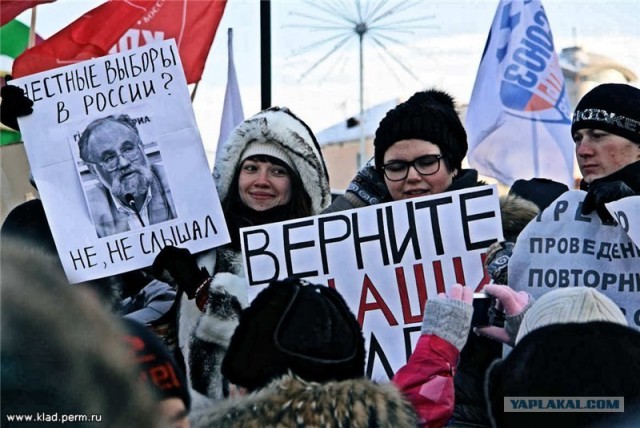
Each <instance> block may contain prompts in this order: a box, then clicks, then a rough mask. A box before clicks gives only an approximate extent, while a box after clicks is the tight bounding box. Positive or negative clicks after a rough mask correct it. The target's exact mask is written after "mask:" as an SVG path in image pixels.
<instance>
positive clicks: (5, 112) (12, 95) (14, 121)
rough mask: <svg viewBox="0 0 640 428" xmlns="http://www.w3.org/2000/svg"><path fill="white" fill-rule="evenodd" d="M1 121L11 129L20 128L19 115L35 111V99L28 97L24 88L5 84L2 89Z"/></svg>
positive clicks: (0, 91) (0, 93)
mask: <svg viewBox="0 0 640 428" xmlns="http://www.w3.org/2000/svg"><path fill="white" fill-rule="evenodd" d="M0 96H1V97H2V104H0V122H2V123H3V124H4V125H6V126H8V127H9V128H11V129H15V130H17V131H19V130H20V127H19V126H18V117H20V116H27V115H29V114H31V113H33V101H31V100H30V99H29V98H27V97H26V96H25V94H24V91H23V90H22V88H20V87H18V86H12V85H5V86H3V87H2V88H1V89H0Z"/></svg>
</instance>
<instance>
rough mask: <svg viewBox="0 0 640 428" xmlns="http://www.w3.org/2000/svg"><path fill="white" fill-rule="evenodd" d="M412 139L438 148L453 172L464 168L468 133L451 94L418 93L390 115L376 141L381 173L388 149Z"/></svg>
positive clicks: (440, 92)
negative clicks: (399, 142)
mask: <svg viewBox="0 0 640 428" xmlns="http://www.w3.org/2000/svg"><path fill="white" fill-rule="evenodd" d="M410 139H418V140H425V141H429V142H431V143H433V144H435V145H437V146H438V147H440V151H441V152H442V157H443V158H444V160H445V162H446V164H447V167H448V168H449V170H450V171H452V170H454V169H458V170H459V169H460V168H461V165H462V159H464V157H465V156H466V155H467V149H468V145H467V133H466V132H465V130H464V126H462V122H461V121H460V117H458V113H457V112H456V109H455V103H454V100H453V97H452V96H451V95H449V94H448V93H446V92H444V91H440V90H437V89H429V90H426V91H422V92H416V93H415V94H414V95H413V96H411V98H409V99H408V100H407V101H405V102H404V103H401V104H398V105H397V106H396V107H394V108H393V109H391V110H389V111H388V112H387V115H386V116H385V117H384V118H383V119H382V120H381V121H380V125H379V126H378V130H377V131H376V137H375V139H374V141H373V145H374V150H375V163H376V168H377V169H378V171H380V172H382V166H383V161H384V154H385V152H386V151H387V150H388V149H389V147H391V146H392V145H393V144H394V143H396V142H398V141H401V140H410Z"/></svg>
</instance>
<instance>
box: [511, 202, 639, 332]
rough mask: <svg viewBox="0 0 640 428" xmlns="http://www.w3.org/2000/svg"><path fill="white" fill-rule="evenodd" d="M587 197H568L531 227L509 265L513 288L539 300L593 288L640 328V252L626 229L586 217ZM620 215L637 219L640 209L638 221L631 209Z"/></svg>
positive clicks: (553, 204)
mask: <svg viewBox="0 0 640 428" xmlns="http://www.w3.org/2000/svg"><path fill="white" fill-rule="evenodd" d="M585 196H586V193H585V192H583V191H581V190H572V191H569V192H566V193H564V194H562V195H561V196H560V197H559V198H558V199H556V200H555V201H554V202H553V203H552V204H551V205H550V206H549V207H547V209H545V210H544V211H543V212H542V213H541V214H540V215H539V216H538V217H537V218H536V219H535V220H533V221H532V222H531V223H529V224H528V225H527V227H526V228H525V229H524V230H523V231H522V233H521V234H520V236H519V237H518V241H517V242H516V245H515V247H514V249H513V255H512V256H511V259H510V260H509V285H510V286H511V287H512V288H513V289H515V290H523V291H526V292H527V293H530V294H532V295H533V296H534V297H539V296H541V295H542V294H544V293H546V292H547V291H551V290H554V289H556V288H563V287H576V286H586V287H593V288H596V289H597V290H598V291H601V292H602V293H604V294H606V295H607V296H608V297H610V298H611V300H613V301H614V302H616V303H617V304H618V306H620V308H621V309H622V311H623V312H624V313H625V315H626V317H627V320H628V321H629V325H630V326H633V327H635V328H640V293H638V291H640V249H639V248H638V247H637V246H636V244H634V243H633V241H632V240H631V239H630V238H629V235H628V234H627V232H625V230H624V229H623V227H621V225H607V224H603V223H602V221H601V220H600V218H599V217H598V215H597V213H596V212H593V213H591V214H587V215H584V214H582V213H581V207H582V201H583V200H584V198H585ZM619 203H623V201H620V202H619ZM620 211H623V212H624V213H626V214H627V215H629V217H628V218H629V220H631V219H632V218H634V219H635V218H637V212H638V211H637V209H636V210H635V214H634V215H633V217H632V216H631V212H630V211H626V208H625V210H620ZM614 217H616V215H615V214H614ZM618 217H620V214H618ZM631 222H633V221H631Z"/></svg>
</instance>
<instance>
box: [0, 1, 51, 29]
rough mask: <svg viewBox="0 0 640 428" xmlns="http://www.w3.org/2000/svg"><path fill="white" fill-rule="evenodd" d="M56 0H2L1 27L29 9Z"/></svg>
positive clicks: (0, 2)
mask: <svg viewBox="0 0 640 428" xmlns="http://www.w3.org/2000/svg"><path fill="white" fill-rule="evenodd" d="M54 1H56V0H2V1H0V27H1V26H3V25H4V24H6V23H7V22H9V21H11V20H12V19H13V18H15V17H16V16H18V15H20V14H21V13H22V12H24V11H25V10H27V9H31V8H32V7H34V6H37V5H39V4H42V3H51V2H54Z"/></svg>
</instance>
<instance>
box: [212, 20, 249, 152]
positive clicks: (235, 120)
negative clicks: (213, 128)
mask: <svg viewBox="0 0 640 428" xmlns="http://www.w3.org/2000/svg"><path fill="white" fill-rule="evenodd" d="M227 37H228V40H227V46H228V53H227V55H228V62H227V90H226V92H225V93H224V104H223V106H222V119H221V120H220V136H219V137H218V146H217V147H216V163H217V161H218V158H219V157H220V153H221V152H222V147H223V146H224V143H225V141H227V138H229V135H230V134H231V131H233V129H234V128H235V127H236V126H238V125H239V124H241V123H242V121H244V111H243V110H242V98H241V97H240V87H239V86H238V78H237V76H236V67H235V66H234V64H233V29H232V28H229V29H228V30H227Z"/></svg>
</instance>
